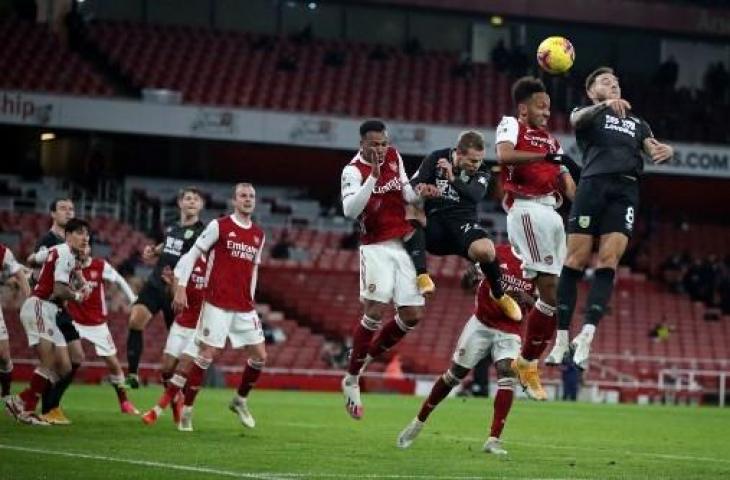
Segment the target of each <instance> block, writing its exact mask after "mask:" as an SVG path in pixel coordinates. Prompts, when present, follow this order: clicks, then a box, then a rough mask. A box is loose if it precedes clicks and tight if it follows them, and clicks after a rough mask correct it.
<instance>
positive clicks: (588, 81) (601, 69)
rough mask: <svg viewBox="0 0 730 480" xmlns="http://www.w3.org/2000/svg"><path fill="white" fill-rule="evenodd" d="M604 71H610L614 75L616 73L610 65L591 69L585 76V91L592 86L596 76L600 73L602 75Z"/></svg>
mask: <svg viewBox="0 0 730 480" xmlns="http://www.w3.org/2000/svg"><path fill="white" fill-rule="evenodd" d="M604 73H610V74H611V75H616V73H615V72H614V71H613V68H611V67H605V66H604V67H598V68H597V69H595V70H593V71H592V72H591V73H589V74H588V76H587V77H586V91H588V89H589V88H591V86H593V82H595V81H596V78H598V77H599V76H600V75H603V74H604Z"/></svg>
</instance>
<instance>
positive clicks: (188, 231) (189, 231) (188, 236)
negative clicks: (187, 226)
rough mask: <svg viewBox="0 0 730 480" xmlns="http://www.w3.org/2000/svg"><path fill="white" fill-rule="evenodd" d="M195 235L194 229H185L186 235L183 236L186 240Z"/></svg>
mask: <svg viewBox="0 0 730 480" xmlns="http://www.w3.org/2000/svg"><path fill="white" fill-rule="evenodd" d="M193 235H195V232H193V231H192V230H185V235H183V236H184V237H185V240H190V239H191V238H193Z"/></svg>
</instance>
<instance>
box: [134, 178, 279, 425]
mask: <svg viewBox="0 0 730 480" xmlns="http://www.w3.org/2000/svg"><path fill="white" fill-rule="evenodd" d="M232 201H233V207H234V212H233V214H232V215H229V216H227V217H223V218H220V219H217V220H213V221H212V222H210V223H209V224H208V226H207V227H206V228H205V230H203V232H202V233H201V234H200V236H199V237H198V239H197V240H196V241H195V245H193V247H192V248H191V249H190V250H189V251H188V253H186V254H185V255H184V256H183V257H182V258H181V259H180V261H179V262H178V265H177V267H176V269H175V271H176V275H175V276H176V283H177V285H176V287H175V297H174V299H173V308H174V309H175V310H176V311H177V312H180V311H183V310H184V309H185V308H187V307H189V304H188V296H187V285H188V282H189V280H190V276H191V273H192V271H193V269H194V266H195V262H196V260H197V259H198V258H199V257H200V256H201V255H203V254H204V253H207V254H208V267H207V270H208V276H207V279H208V280H207V291H206V295H205V300H204V301H203V305H202V307H201V310H200V318H199V320H198V326H197V329H196V332H195V337H194V339H195V343H196V344H197V347H198V352H197V356H196V357H195V359H194V360H193V362H192V363H191V364H190V366H189V368H187V369H183V368H178V371H177V372H176V373H175V375H173V377H172V378H171V379H170V381H169V384H168V387H167V388H166V389H165V393H164V394H163V396H162V398H161V399H160V401H159V402H158V404H157V405H156V406H155V407H154V408H153V409H152V410H150V411H149V412H147V413H146V414H145V415H144V417H143V421H144V422H145V423H148V424H149V423H153V422H154V421H155V420H156V418H157V417H158V416H159V414H160V413H161V412H162V409H164V408H165V407H166V406H167V405H169V404H170V402H171V401H172V400H173V399H174V398H175V396H176V395H178V394H179V393H180V392H181V391H182V389H183V387H186V392H185V406H184V407H183V409H182V413H181V417H180V423H179V424H178V429H179V430H181V431H192V430H193V425H192V416H193V403H194V401H195V397H196V395H197V393H198V391H199V390H200V386H201V384H202V382H203V377H204V376H205V372H206V370H207V369H208V367H210V365H211V364H212V363H213V361H214V360H215V359H216V357H217V356H218V355H219V354H220V352H221V351H222V350H223V348H225V345H226V340H230V342H231V346H232V347H233V348H236V349H237V348H245V349H246V351H247V354H248V362H247V364H246V368H245V369H244V371H243V375H242V377H241V384H240V385H239V387H238V392H237V394H236V396H235V397H234V398H233V400H232V401H231V405H230V407H231V409H232V410H233V411H234V412H235V413H236V414H237V415H238V417H239V419H240V421H241V423H243V425H244V426H246V427H249V428H253V427H254V426H255V424H256V422H255V420H254V418H253V416H252V415H251V412H250V411H249V408H248V402H247V398H248V394H249V392H250V391H251V389H252V388H253V386H254V384H255V383H256V380H258V378H259V376H260V375H261V371H262V370H263V368H264V364H265V363H266V348H265V345H264V332H263V329H262V328H261V321H260V320H259V317H258V314H257V313H256V310H255V308H254V307H255V303H254V293H255V291H256V278H257V272H258V265H259V263H260V262H261V252H262V250H263V248H264V240H265V239H264V231H263V230H262V229H261V228H260V227H259V226H257V225H256V224H254V223H253V221H252V219H251V216H252V214H253V211H254V208H255V206H256V190H255V189H254V187H253V185H251V184H250V183H238V184H236V186H235V188H234V191H233V200H232Z"/></svg>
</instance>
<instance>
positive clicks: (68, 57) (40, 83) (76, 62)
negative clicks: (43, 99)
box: [0, 20, 114, 96]
mask: <svg viewBox="0 0 730 480" xmlns="http://www.w3.org/2000/svg"><path fill="white" fill-rule="evenodd" d="M0 44H2V46H3V48H2V49H0V72H3V73H2V75H0V88H7V89H17V90H27V91H38V92H52V93H70V94H79V95H95V96H100V95H112V94H113V93H114V89H113V88H112V87H111V86H110V85H109V84H108V83H107V82H106V81H105V79H104V77H103V75H101V74H100V73H98V72H96V71H95V70H94V69H93V68H92V67H91V66H90V65H89V64H88V63H87V62H85V61H84V60H83V59H82V58H81V57H80V56H79V55H78V54H77V53H74V52H72V51H71V50H69V49H68V48H67V47H66V46H64V45H63V44H62V43H61V42H60V41H59V39H58V37H57V36H56V35H55V34H53V33H52V32H51V31H49V29H48V27H47V26H43V25H38V24H34V23H30V22H20V21H16V20H5V21H2V22H0Z"/></svg>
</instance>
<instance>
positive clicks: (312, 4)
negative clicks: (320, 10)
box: [307, 2, 317, 10]
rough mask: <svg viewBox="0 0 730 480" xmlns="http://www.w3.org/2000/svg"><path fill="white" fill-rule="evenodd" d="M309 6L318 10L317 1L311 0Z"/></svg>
mask: <svg viewBox="0 0 730 480" xmlns="http://www.w3.org/2000/svg"><path fill="white" fill-rule="evenodd" d="M307 8H308V9H310V10H317V2H309V3H308V4H307Z"/></svg>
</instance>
